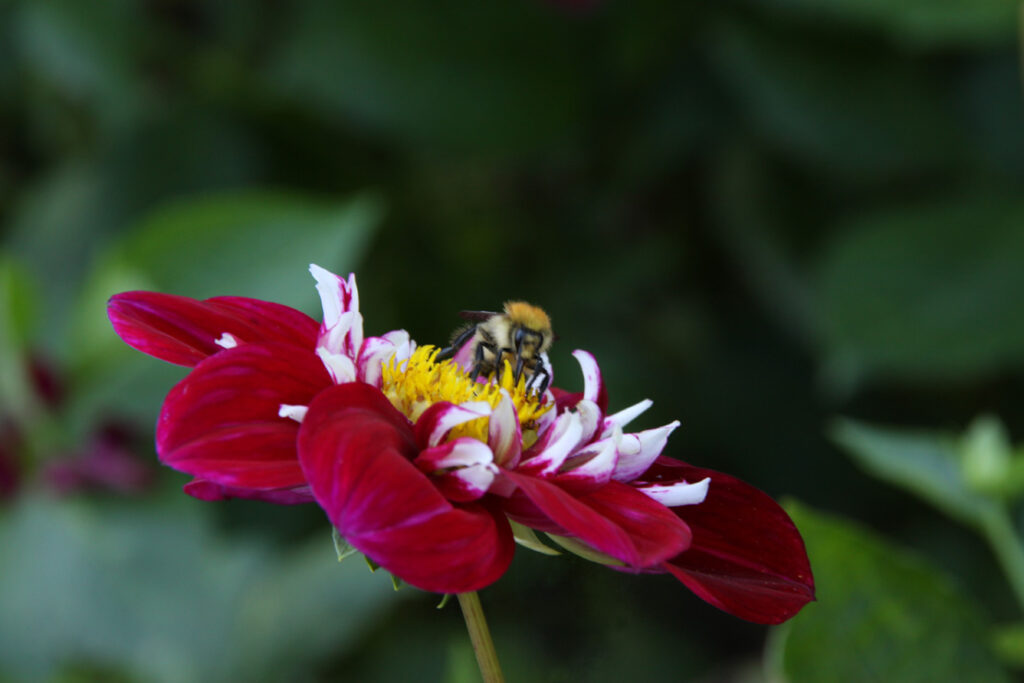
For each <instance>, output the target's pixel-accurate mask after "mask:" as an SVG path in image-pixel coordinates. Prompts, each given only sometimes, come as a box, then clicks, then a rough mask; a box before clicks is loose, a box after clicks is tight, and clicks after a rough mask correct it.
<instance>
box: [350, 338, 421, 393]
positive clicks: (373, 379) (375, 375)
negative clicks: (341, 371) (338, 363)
mask: <svg viewBox="0 0 1024 683" xmlns="http://www.w3.org/2000/svg"><path fill="white" fill-rule="evenodd" d="M412 346H413V344H412V340H411V339H409V333H408V332H406V331H405V330H392V331H391V332H388V333H387V334H385V335H383V336H380V337H367V338H366V340H365V341H364V342H363V347H362V349H361V350H360V351H359V357H358V359H357V360H356V368H355V370H356V377H357V378H358V379H359V380H360V381H363V382H366V383H367V384H372V385H373V386H375V387H379V386H380V383H381V376H382V375H383V367H384V364H385V363H387V362H388V361H390V360H391V358H392V357H394V358H395V359H397V360H398V361H403V360H406V359H407V358H408V357H409V356H410V355H412V351H413V349H412Z"/></svg>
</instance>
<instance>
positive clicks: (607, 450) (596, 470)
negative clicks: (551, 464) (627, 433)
mask: <svg viewBox="0 0 1024 683" xmlns="http://www.w3.org/2000/svg"><path fill="white" fill-rule="evenodd" d="M620 438H622V433H621V432H617V433H616V434H614V435H613V436H611V437H608V438H607V439H602V440H600V441H595V442H594V443H591V444H588V445H587V446H585V447H583V448H581V449H580V450H578V451H576V452H575V453H573V454H572V455H571V456H569V458H567V459H566V460H565V462H564V463H562V466H561V467H560V468H559V475H558V477H557V480H558V483H559V484H563V485H574V486H575V487H583V488H586V489H592V488H597V487H599V486H602V485H604V484H607V483H608V482H609V481H611V478H612V472H613V471H614V470H615V463H616V462H617V461H618V457H619V456H618V449H617V447H618V442H619V439H620ZM652 497H653V496H652Z"/></svg>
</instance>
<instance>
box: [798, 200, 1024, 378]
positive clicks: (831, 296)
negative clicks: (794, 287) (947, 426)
mask: <svg viewBox="0 0 1024 683" xmlns="http://www.w3.org/2000/svg"><path fill="white" fill-rule="evenodd" d="M1022 226H1024V203H1022V202H1021V201H1020V197H1019V196H1014V195H1008V196H1000V195H992V196H976V197H963V198H954V199H951V200H946V201H939V202H933V203H931V204H927V205H920V206H907V207H904V208H900V209H895V210H891V211H884V212H880V213H875V214H869V215H867V216H865V217H863V218H861V219H859V220H856V221H854V222H853V223H851V224H848V225H844V226H842V228H841V229H840V230H839V231H838V232H837V237H836V238H835V239H834V240H833V243H832V244H831V245H830V246H829V248H828V249H827V250H826V251H825V253H824V255H823V257H822V259H821V264H820V277H819V280H818V294H819V296H818V305H817V311H818V316H819V317H820V319H821V320H822V327H823V332H824V339H825V344H826V349H827V352H828V353H829V354H830V361H829V363H831V364H832V365H833V366H836V365H838V364H846V365H849V366H851V367H853V368H855V369H856V372H855V374H857V375H858V376H864V375H867V376H871V375H872V374H874V375H882V376H891V377H896V378H909V379H925V378H943V379H967V378H972V377H976V376H978V375H980V374H985V373H991V372H993V371H995V370H996V369H998V368H1001V367H1004V366H1007V365H1010V364H1014V365H1020V364H1021V362H1022V361H1024V316H1021V315H1020V314H1019V313H1020V311H1019V305H1018V300H1019V296H1020V292H1022V291H1024V268H1021V265H1020V264H1021V263H1024V229H1022Z"/></svg>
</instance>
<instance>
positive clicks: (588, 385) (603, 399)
mask: <svg viewBox="0 0 1024 683" xmlns="http://www.w3.org/2000/svg"><path fill="white" fill-rule="evenodd" d="M572 355H573V357H575V358H576V361H577V362H578V363H579V364H580V369H581V370H582V371H583V398H584V399H586V400H588V401H593V402H594V403H596V404H597V407H598V408H600V409H601V414H604V413H606V412H608V390H607V389H606V388H605V385H604V379H603V378H602V377H601V368H600V367H598V365H597V360H595V359H594V356H593V355H591V353H590V352H589V351H583V350H582V349H576V350H575V351H573V352H572Z"/></svg>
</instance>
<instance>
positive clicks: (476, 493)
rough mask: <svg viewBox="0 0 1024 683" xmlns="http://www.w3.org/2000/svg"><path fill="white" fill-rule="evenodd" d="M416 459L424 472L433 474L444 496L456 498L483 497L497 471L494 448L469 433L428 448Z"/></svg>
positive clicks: (464, 499) (461, 499)
mask: <svg viewBox="0 0 1024 683" xmlns="http://www.w3.org/2000/svg"><path fill="white" fill-rule="evenodd" d="M414 462H415V464H416V466H417V467H419V468H420V470H421V471H422V472H424V473H426V474H430V475H434V481H435V483H436V484H437V487H438V488H439V489H440V490H441V493H443V494H444V496H445V498H447V499H448V500H453V501H457V502H467V501H471V500H477V499H479V498H481V497H482V496H483V495H484V494H485V493H487V490H488V489H489V488H490V486H491V483H492V482H493V481H494V477H495V475H496V474H497V473H498V468H497V467H496V466H495V465H494V456H493V455H492V453H491V449H490V448H488V447H487V444H485V443H483V442H482V441H478V440H477V439H473V438H470V437H462V438H460V439H455V440H454V441H448V442H446V443H443V444H441V445H439V446H435V447H434V448H428V449H427V450H425V451H423V452H422V453H420V454H419V455H418V456H417V457H416V460H415V461H414Z"/></svg>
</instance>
